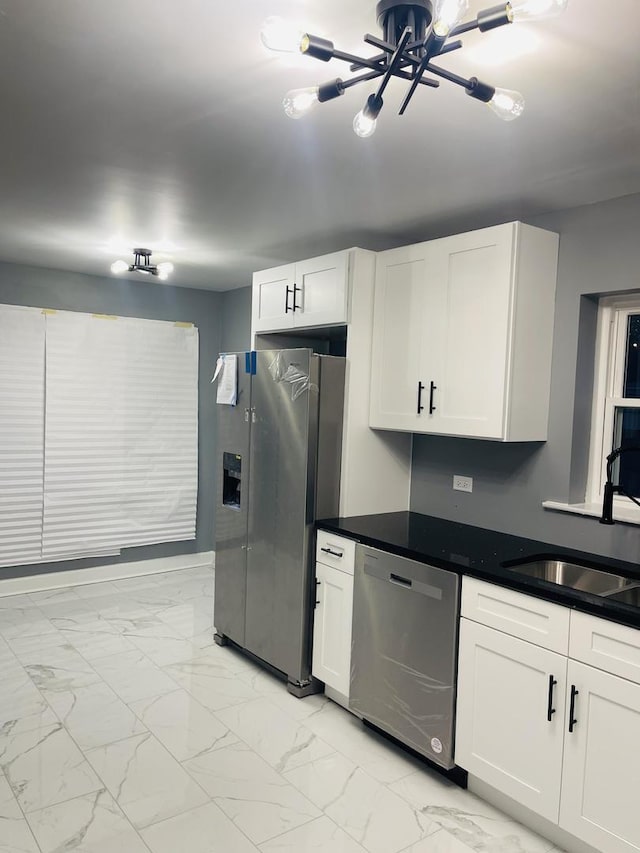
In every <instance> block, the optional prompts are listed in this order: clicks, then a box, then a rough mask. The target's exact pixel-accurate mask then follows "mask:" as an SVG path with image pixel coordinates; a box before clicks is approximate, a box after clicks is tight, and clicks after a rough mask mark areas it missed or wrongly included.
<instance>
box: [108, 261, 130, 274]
mask: <svg viewBox="0 0 640 853" xmlns="http://www.w3.org/2000/svg"><path fill="white" fill-rule="evenodd" d="M128 270H129V264H128V263H127V262H126V261H114V263H112V264H111V272H112V273H113V274H114V275H120V273H122V272H128Z"/></svg>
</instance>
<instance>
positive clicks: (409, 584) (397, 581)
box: [389, 572, 413, 589]
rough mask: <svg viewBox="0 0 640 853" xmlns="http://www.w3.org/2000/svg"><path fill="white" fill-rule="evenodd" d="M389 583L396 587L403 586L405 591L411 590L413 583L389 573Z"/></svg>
mask: <svg viewBox="0 0 640 853" xmlns="http://www.w3.org/2000/svg"><path fill="white" fill-rule="evenodd" d="M389 581H390V583H395V584H398V586H403V587H405V589H411V587H412V586H413V581H410V580H409V578H403V577H401V576H400V575H395V574H394V573H393V572H390V573H389Z"/></svg>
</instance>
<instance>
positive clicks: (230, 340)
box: [220, 287, 251, 352]
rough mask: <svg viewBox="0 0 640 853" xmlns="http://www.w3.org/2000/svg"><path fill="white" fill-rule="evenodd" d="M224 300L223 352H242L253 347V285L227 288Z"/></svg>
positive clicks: (221, 341) (222, 304) (223, 296)
mask: <svg viewBox="0 0 640 853" xmlns="http://www.w3.org/2000/svg"><path fill="white" fill-rule="evenodd" d="M220 298H221V300H222V302H221V306H222V330H221V338H220V350H221V352H242V351H243V350H245V351H246V350H248V349H250V348H251V287H242V288H240V289H239V290H227V291H226V292H225V293H221V294H220Z"/></svg>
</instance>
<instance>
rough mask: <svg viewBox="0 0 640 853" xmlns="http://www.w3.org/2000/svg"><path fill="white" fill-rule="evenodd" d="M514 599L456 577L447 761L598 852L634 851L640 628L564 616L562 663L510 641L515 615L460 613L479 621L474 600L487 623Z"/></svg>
mask: <svg viewBox="0 0 640 853" xmlns="http://www.w3.org/2000/svg"><path fill="white" fill-rule="evenodd" d="M465 584H467V589H466V590H465ZM481 588H482V589H481ZM483 590H486V592H483ZM472 592H473V594H471V593H472ZM480 593H482V596H480ZM502 593H503V594H504V602H502V603H501V601H500V599H501V597H502ZM513 595H514V593H512V592H511V591H510V590H504V591H502V590H501V588H500V587H499V586H496V585H494V584H487V583H484V582H483V581H477V580H473V579H469V578H464V580H463V593H462V613H463V618H462V619H461V625H460V649H459V660H458V704H457V719H456V752H455V758H456V763H457V764H458V765H459V766H460V767H463V768H464V769H465V770H468V771H469V773H471V774H472V775H474V776H476V777H477V778H479V779H481V780H483V781H484V782H486V783H487V784H488V785H491V786H492V787H493V788H495V789H496V790H497V791H500V792H502V793H503V794H506V795H507V796H509V797H511V798H512V799H513V800H515V801H516V802H518V803H520V804H522V805H524V806H526V807H528V808H529V809H531V810H532V811H533V812H535V813H536V814H539V815H541V816H542V817H544V818H546V819H547V820H549V821H551V822H552V823H555V824H558V825H559V826H560V827H561V828H562V829H564V830H566V831H567V832H569V833H571V834H572V835H573V836H575V837H576V838H579V839H581V840H582V841H584V842H586V843H587V844H589V845H591V846H592V847H594V848H595V849H596V850H602V851H603V853H639V851H640V811H639V808H640V677H638V676H640V669H639V668H638V665H637V664H638V663H639V662H640V631H637V630H635V629H633V628H627V627H624V626H620V625H616V624H615V623H611V622H608V621H607V620H605V619H599V618H597V617H595V616H588V615H586V614H584V613H578V612H576V611H573V612H571V613H570V628H569V649H570V654H571V656H572V657H570V658H568V657H567V656H566V655H564V654H559V653H558V652H557V651H551V650H550V649H549V648H544V647H543V646H541V645H536V644H535V643H533V642H530V641H529V637H527V640H525V639H522V638H519V637H517V636H513V634H514V633H517V632H518V630H519V628H518V624H517V623H516V621H515V620H513V619H511V620H509V621H510V631H511V633H510V634H508V633H505V631H502V630H497V629H496V628H494V627H489V626H488V625H485V624H480V623H479V622H476V621H474V619H469V618H466V617H465V613H466V616H469V615H473V616H474V617H475V618H476V619H477V618H483V616H482V613H483V611H482V610H481V609H480V608H478V607H477V606H475V604H474V603H475V602H476V601H477V600H478V598H479V596H480V597H481V598H483V599H485V598H486V600H487V601H490V602H492V607H491V608H490V609H488V610H487V613H488V616H487V619H488V620H489V619H494V617H495V614H496V613H503V612H504V607H503V606H501V605H502V604H504V605H507V604H508V603H509V602H510V598H511V597H512V596H513ZM515 595H519V596H521V597H523V596H522V594H520V593H515ZM524 598H528V599H530V601H531V608H530V609H531V610H535V609H537V607H539V606H542V603H541V602H540V600H539V599H536V598H534V597H531V596H524ZM511 603H512V602H511ZM556 607H557V606H556ZM562 609H564V610H567V613H569V611H568V608H562ZM527 612H528V611H527ZM529 621H530V620H529ZM525 629H528V623H527V625H525V626H524V627H523V629H522V630H523V631H524V630H525ZM540 638H541V640H540V641H541V642H544V643H549V642H551V641H552V640H554V635H553V634H551V635H549V632H543V631H541V632H540ZM574 658H580V659H581V660H588V661H597V662H598V663H599V664H600V666H599V667H598V668H596V667H595V666H590V665H588V664H586V663H583V662H581V660H575V659H574ZM607 661H610V665H611V667H612V668H614V669H616V671H620V670H621V669H622V671H623V672H625V673H629V674H630V679H627V678H622V677H620V676H619V675H614V674H612V673H611V672H606V671H604V670H603V667H605V666H607V665H608V664H607Z"/></svg>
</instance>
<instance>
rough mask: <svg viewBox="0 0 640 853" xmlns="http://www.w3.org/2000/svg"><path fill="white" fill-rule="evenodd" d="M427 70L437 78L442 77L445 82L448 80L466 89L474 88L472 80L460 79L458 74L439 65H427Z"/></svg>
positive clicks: (429, 63)
mask: <svg viewBox="0 0 640 853" xmlns="http://www.w3.org/2000/svg"><path fill="white" fill-rule="evenodd" d="M426 70H428V71H430V72H431V73H432V74H435V75H436V77H442V79H443V80H448V81H449V82H450V83H455V84H456V85H457V86H462V87H463V88H464V89H469V88H471V87H472V86H473V82H472V81H471V80H467V79H466V77H460V76H459V75H458V74H454V73H453V72H452V71H447V70H446V69H445V68H440V67H439V66H438V65H433V64H432V63H431V62H428V63H427V65H426Z"/></svg>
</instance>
